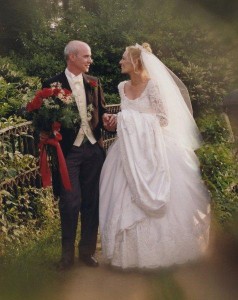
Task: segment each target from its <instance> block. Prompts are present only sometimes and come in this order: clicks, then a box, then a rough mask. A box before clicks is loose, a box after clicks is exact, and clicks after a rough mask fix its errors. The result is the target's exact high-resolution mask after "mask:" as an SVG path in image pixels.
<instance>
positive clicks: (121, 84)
mask: <svg viewBox="0 0 238 300" xmlns="http://www.w3.org/2000/svg"><path fill="white" fill-rule="evenodd" d="M126 82H127V80H124V81H121V82H120V83H119V84H118V90H119V91H121V90H122V89H123V88H124V85H125V83H126Z"/></svg>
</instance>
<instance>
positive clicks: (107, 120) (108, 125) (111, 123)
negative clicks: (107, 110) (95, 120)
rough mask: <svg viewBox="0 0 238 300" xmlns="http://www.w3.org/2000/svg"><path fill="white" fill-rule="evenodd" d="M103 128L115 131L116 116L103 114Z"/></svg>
mask: <svg viewBox="0 0 238 300" xmlns="http://www.w3.org/2000/svg"><path fill="white" fill-rule="evenodd" d="M103 126H104V128H105V129H106V130H108V131H115V130H116V127H117V115H116V114H104V115H103Z"/></svg>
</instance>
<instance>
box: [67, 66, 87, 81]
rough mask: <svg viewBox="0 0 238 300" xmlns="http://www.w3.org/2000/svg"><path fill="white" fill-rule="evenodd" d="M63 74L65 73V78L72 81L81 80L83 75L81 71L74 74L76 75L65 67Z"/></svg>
mask: <svg viewBox="0 0 238 300" xmlns="http://www.w3.org/2000/svg"><path fill="white" fill-rule="evenodd" d="M65 75H66V77H67V79H68V80H69V81H73V82H77V81H79V82H83V75H82V73H81V74H79V75H77V76H76V75H74V74H73V73H71V72H70V71H69V70H68V69H67V68H66V69H65Z"/></svg>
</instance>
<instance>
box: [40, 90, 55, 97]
mask: <svg viewBox="0 0 238 300" xmlns="http://www.w3.org/2000/svg"><path fill="white" fill-rule="evenodd" d="M53 94H54V93H53V90H52V89H51V88H44V89H43V90H41V91H39V92H38V93H37V94H36V96H39V97H41V98H48V97H50V96H53Z"/></svg>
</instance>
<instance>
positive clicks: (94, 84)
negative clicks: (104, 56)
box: [88, 80, 98, 88]
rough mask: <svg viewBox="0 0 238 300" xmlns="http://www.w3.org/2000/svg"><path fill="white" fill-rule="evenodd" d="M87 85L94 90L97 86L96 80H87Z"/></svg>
mask: <svg viewBox="0 0 238 300" xmlns="http://www.w3.org/2000/svg"><path fill="white" fill-rule="evenodd" d="M88 83H89V84H90V85H91V87H93V88H96V87H97V86H98V83H97V81H96V80H89V82H88Z"/></svg>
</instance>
